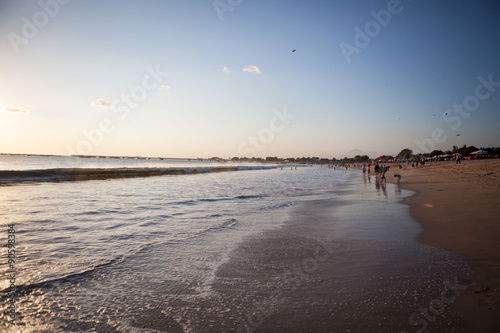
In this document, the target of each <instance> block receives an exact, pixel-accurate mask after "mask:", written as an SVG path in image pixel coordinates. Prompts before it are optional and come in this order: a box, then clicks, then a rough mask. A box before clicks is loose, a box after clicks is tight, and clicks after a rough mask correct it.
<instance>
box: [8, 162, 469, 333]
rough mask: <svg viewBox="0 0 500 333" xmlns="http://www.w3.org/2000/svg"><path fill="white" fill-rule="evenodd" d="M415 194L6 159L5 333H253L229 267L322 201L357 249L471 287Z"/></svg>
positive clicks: (349, 180) (275, 169) (307, 177)
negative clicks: (398, 255) (399, 248)
mask: <svg viewBox="0 0 500 333" xmlns="http://www.w3.org/2000/svg"><path fill="white" fill-rule="evenodd" d="M412 194H413V193H412V192H411V191H406V190H404V189H401V188H399V186H398V185H396V184H386V185H385V184H382V185H381V184H380V183H379V182H378V181H376V179H375V178H374V177H371V178H370V177H366V176H365V175H363V174H362V173H361V171H360V170H357V169H350V168H345V167H330V166H326V165H324V166H319V165H301V164H284V165H280V164H265V163H253V162H248V163H243V162H241V163H240V162H210V161H200V160H174V159H138V158H82V157H67V156H66V157H62V156H59V157H58V156H21V155H0V224H1V230H0V244H1V246H2V252H1V264H0V290H1V291H2V294H1V298H0V330H1V331H3V332H216V331H228V332H229V331H242V328H241V327H242V326H241V323H240V324H239V323H238V321H240V322H241V318H240V317H241V316H240V314H241V313H242V312H244V311H245V309H241V308H238V309H236V308H235V307H233V306H232V305H231V304H227V302H226V301H224V300H223V299H222V298H221V297H220V296H219V295H218V292H217V290H214V288H213V285H214V283H215V282H216V281H217V279H218V272H219V270H220V268H221V267H223V266H224V265H227V264H228V263H229V262H230V261H231V260H232V257H233V256H234V253H235V251H237V250H238V249H239V247H240V246H241V244H243V243H244V241H245V240H246V239H249V237H259V235H265V234H268V233H270V232H273V231H276V230H280V229H283V228H286V227H287V223H289V221H290V220H291V219H293V217H294V216H295V215H296V212H297V209H299V208H300V207H302V205H305V204H308V203H314V202H330V201H331V202H332V207H336V206H338V209H336V210H334V212H333V213H332V214H333V215H332V222H331V223H332V226H333V227H332V235H333V236H332V237H336V238H338V239H339V240H341V241H342V242H344V243H349V242H350V240H356V241H359V240H360V239H362V240H363V239H366V240H370V239H371V240H373V239H378V240H390V241H397V242H407V243H411V244H412V246H415V247H419V249H420V248H421V247H422V248H424V247H425V250H424V251H422V253H424V254H422V255H427V254H428V255H430V256H432V258H433V260H442V263H443V265H444V266H446V267H447V268H449V270H447V271H446V274H447V275H446V274H443V275H439V276H436V277H435V280H436V283H437V284H438V285H439V283H441V284H442V282H443V279H445V278H447V277H448V278H450V279H452V278H453V277H454V276H466V275H467V274H468V273H467V270H468V266H467V264H466V262H465V260H464V259H463V258H461V257H459V256H457V255H454V254H450V253H448V252H445V251H442V250H439V249H433V248H429V247H426V246H424V245H421V244H417V243H416V242H415V241H414V240H413V238H414V237H415V236H416V235H417V234H418V233H419V232H420V231H421V227H420V225H419V224H418V223H417V222H416V221H414V220H413V219H412V218H411V217H410V215H409V208H408V207H407V206H406V205H403V204H401V203H400V202H401V200H403V198H405V197H408V196H410V195H412ZM336 203H343V204H342V205H337V204H336ZM377 221H378V222H377ZM9 235H13V236H9ZM12 239H14V240H15V243H13V242H10V240H12ZM9 242H10V243H9ZM9 244H11V245H12V244H14V245H15V246H10V247H9ZM11 249H14V250H15V253H14V254H11V255H10V256H9V255H8V250H11ZM429 253H432V254H429ZM9 258H10V259H13V260H11V261H8V259H9ZM436 258H439V259H436ZM357 269H359V267H358V268H357ZM235 283H236V284H237V283H238V281H235ZM12 287H14V288H12ZM245 288H246V289H247V290H251V289H252V286H251V283H249V285H245ZM271 288H272V286H271ZM438 288H439V287H436V290H437V289H438ZM13 291H15V296H13V293H12V292H13ZM413 292H415V291H413ZM207 299H208V300H210V304H212V306H211V307H210V308H207V307H202V306H201V305H200V304H202V303H204V302H205V301H206V300H207ZM425 301H426V302H427V304H429V303H428V300H424V302H425ZM12 304H13V305H12ZM248 304H252V302H251V300H249V303H248ZM248 306H249V307H250V306H251V305H248ZM13 308H14V309H15V311H14V312H13V311H12V309H13ZM414 310H415V309H414V308H410V309H407V310H406V312H408V316H410V315H411V314H412V312H413V311H414ZM406 312H405V313H406ZM151 321H155V323H156V324H154V325H153V324H150V322H151ZM222 322H224V323H222ZM214 325H215V326H214ZM214 327H217V328H214ZM245 327H246V331H259V329H258V328H259V327H257V326H254V327H252V326H248V325H247V326H245ZM409 327H410V328H413V327H412V326H409ZM414 331H415V330H414Z"/></svg>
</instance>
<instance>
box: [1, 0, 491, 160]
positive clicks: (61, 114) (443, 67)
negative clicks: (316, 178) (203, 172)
mask: <svg viewBox="0 0 500 333" xmlns="http://www.w3.org/2000/svg"><path fill="white" fill-rule="evenodd" d="M377 18H378V20H377ZM359 31H361V33H359ZM0 37H1V38H0V57H1V58H0V59H2V61H1V62H0V73H1V75H0V152H9V153H45V154H78V153H80V154H90V155H128V156H135V155H142V156H166V157H212V156H220V157H225V158H227V157H233V156H248V157H251V156H256V157H265V156H281V157H300V156H321V157H337V158H341V157H344V156H352V155H354V154H359V153H362V154H363V153H366V154H369V155H371V156H372V157H376V156H378V155H381V154H397V153H398V152H399V151H400V150H401V149H403V148H406V147H409V148H411V149H413V150H414V151H424V152H430V150H432V149H434V148H436V149H448V148H451V147H452V146H453V145H458V146H462V145H464V144H468V145H476V146H500V134H499V133H500V131H499V130H498V128H499V125H500V112H499V111H500V61H498V59H500V43H499V42H500V3H499V2H498V1H477V2H474V1H451V0H450V1H423V0H421V1H417V0H413V1H410V0H405V1H395V0H391V1H356V2H354V1H284V0H276V1H259V0H220V1H201V0H190V1H187V0H184V1H182V0H170V1H97V0H90V1H78V0H73V1H69V0H64V1H63V0H59V1H58V0H41V1H12V0H11V1H0ZM346 45H348V46H346ZM294 49H296V51H295V52H292V50H294ZM346 50H347V51H346ZM353 50H355V52H353ZM244 69H246V70H244ZM488 82H489V83H488ZM127 96H128V97H127ZM464 104H465V106H462V107H461V109H460V105H464ZM454 105H458V108H455V109H454V107H453V106H454ZM445 114H447V115H445ZM457 134H459V136H457Z"/></svg>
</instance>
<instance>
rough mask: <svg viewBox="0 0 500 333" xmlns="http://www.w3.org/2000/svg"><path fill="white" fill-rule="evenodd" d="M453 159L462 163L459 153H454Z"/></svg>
mask: <svg viewBox="0 0 500 333" xmlns="http://www.w3.org/2000/svg"><path fill="white" fill-rule="evenodd" d="M455 160H456V162H457V164H462V162H461V161H460V160H461V156H460V154H456V155H455Z"/></svg>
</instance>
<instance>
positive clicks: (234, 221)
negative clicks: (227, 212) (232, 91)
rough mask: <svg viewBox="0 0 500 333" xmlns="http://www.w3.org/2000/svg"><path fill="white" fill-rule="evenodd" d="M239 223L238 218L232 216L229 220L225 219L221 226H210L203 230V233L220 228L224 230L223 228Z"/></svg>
mask: <svg viewBox="0 0 500 333" xmlns="http://www.w3.org/2000/svg"><path fill="white" fill-rule="evenodd" d="M237 223H238V220H236V219H234V218H231V219H228V220H226V221H224V222H223V223H222V224H221V225H219V226H216V227H212V228H208V229H206V230H204V231H202V233H206V232H213V231H219V230H222V229H226V228H231V227H233V226H235V225H236V224H237Z"/></svg>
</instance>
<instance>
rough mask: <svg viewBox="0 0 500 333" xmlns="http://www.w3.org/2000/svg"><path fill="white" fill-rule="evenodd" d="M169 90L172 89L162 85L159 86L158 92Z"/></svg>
mask: <svg viewBox="0 0 500 333" xmlns="http://www.w3.org/2000/svg"><path fill="white" fill-rule="evenodd" d="M170 89H172V87H170V86H166V85H164V84H162V85H161V86H160V90H170Z"/></svg>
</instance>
